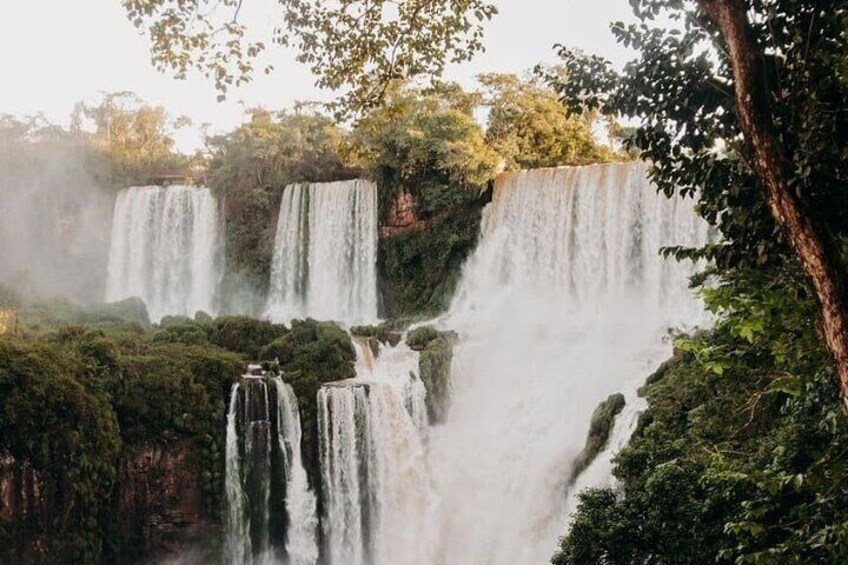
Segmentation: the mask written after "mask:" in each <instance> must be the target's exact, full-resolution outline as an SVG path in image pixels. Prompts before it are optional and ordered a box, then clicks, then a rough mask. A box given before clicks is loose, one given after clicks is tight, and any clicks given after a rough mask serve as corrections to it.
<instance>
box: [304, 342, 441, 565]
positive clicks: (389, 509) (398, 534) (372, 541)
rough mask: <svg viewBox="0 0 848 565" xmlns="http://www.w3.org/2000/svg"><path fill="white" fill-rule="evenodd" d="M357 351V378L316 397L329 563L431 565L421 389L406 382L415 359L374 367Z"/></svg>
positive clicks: (385, 356)
mask: <svg viewBox="0 0 848 565" xmlns="http://www.w3.org/2000/svg"><path fill="white" fill-rule="evenodd" d="M358 351H359V356H358V362H357V377H356V378H355V379H351V380H348V381H340V382H337V383H331V384H328V385H325V386H323V387H322V388H321V389H320V390H319V392H318V430H319V443H320V463H321V472H322V483H323V487H324V504H325V511H324V519H323V528H324V539H325V545H326V549H327V554H328V557H329V562H330V563H331V564H332V565H364V564H368V565H384V564H385V565H388V564H394V563H399V564H404V565H431V564H433V563H434V562H435V561H436V555H435V546H434V541H435V532H434V531H433V530H432V526H433V523H434V522H433V518H434V516H435V514H434V512H435V508H436V498H435V495H434V493H433V490H432V485H431V484H430V480H429V472H428V469H427V461H426V454H425V447H424V438H423V435H422V434H423V431H424V427H425V426H420V424H421V421H422V418H424V419H426V408H425V405H424V388H423V385H422V386H420V387H419V386H416V385H415V381H417V380H418V379H417V377H414V376H413V375H411V374H410V372H411V369H412V368H415V369H417V356H416V355H415V353H414V352H413V351H411V350H410V349H409V348H408V347H406V346H405V345H398V346H396V347H393V348H392V347H386V348H384V349H383V350H382V351H381V353H380V355H379V357H378V358H377V359H373V358H371V357H370V350H368V348H367V347H362V346H361V345H360V346H359V348H358ZM419 383H420V381H419ZM419 426H420V427H419Z"/></svg>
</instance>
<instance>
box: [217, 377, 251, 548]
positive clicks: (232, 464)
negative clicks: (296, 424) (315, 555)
mask: <svg viewBox="0 0 848 565" xmlns="http://www.w3.org/2000/svg"><path fill="white" fill-rule="evenodd" d="M238 398H239V385H238V384H234V385H233V388H232V392H231V393H230V407H229V410H228V411H227V440H226V441H227V444H226V451H225V457H226V468H225V475H224V477H225V479H224V481H225V484H224V494H225V496H226V506H225V514H224V526H225V528H226V538H225V540H224V546H225V547H224V551H225V553H226V556H227V560H228V562H229V563H231V564H232V565H241V564H242V563H248V558H249V556H251V555H252V553H253V549H252V547H251V543H250V535H249V531H250V522H249V518H248V515H247V501H246V500H245V491H244V481H243V479H242V473H241V456H240V453H239V441H238V440H239V437H238V426H237V422H236V418H237V410H238Z"/></svg>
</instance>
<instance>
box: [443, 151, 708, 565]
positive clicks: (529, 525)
mask: <svg viewBox="0 0 848 565" xmlns="http://www.w3.org/2000/svg"><path fill="white" fill-rule="evenodd" d="M692 206H693V203H692V201H691V200H684V199H679V198H675V199H667V198H665V197H664V196H662V195H658V194H657V193H656V189H655V188H654V187H653V186H652V185H651V184H650V183H649V182H648V181H647V179H646V174H645V168H644V166H643V165H641V164H612V165H596V166H589V167H563V168H556V169H542V170H536V171H524V172H518V173H510V174H506V175H502V176H501V177H500V178H499V179H498V181H497V182H496V186H495V192H494V197H493V201H492V202H491V204H489V205H488V206H487V208H486V209H485V211H484V219H483V224H482V229H481V237H480V241H479V244H478V247H477V249H476V250H475V252H474V254H473V255H472V257H471V258H470V259H469V261H468V262H467V264H466V266H465V268H464V272H463V277H462V281H461V283H460V286H459V289H458V292H457V296H456V298H455V300H454V303H453V305H452V307H451V310H450V312H449V314H448V315H447V316H446V318H445V319H444V320H443V321H442V322H441V323H443V324H444V325H446V326H447V327H451V328H453V329H456V330H458V332H459V334H460V336H461V342H460V345H459V346H458V348H457V349H456V351H455V356H454V361H453V374H452V387H453V396H452V404H451V412H450V414H449V415H448V419H447V421H446V423H445V424H444V425H442V426H438V427H434V428H432V429H431V430H430V438H429V461H430V467H431V469H432V472H433V480H434V482H435V485H436V487H435V488H436V489H437V491H438V493H439V495H440V500H441V505H440V508H439V514H438V518H437V522H438V523H439V524H440V526H441V531H440V537H439V540H438V542H437V544H438V546H439V554H440V558H441V562H444V563H488V564H492V565H499V564H503V565H507V564H513V563H545V562H547V561H548V560H549V559H550V557H551V555H552V554H553V552H554V549H555V546H556V543H557V539H558V538H559V536H561V535H562V534H563V533H564V531H565V528H566V526H567V523H566V518H565V516H566V515H567V514H566V512H567V499H566V487H567V485H566V481H567V480H568V475H569V470H570V468H571V465H572V462H573V460H574V458H575V457H576V456H577V454H578V453H579V452H580V450H581V448H582V446H583V442H584V441H585V437H586V432H587V429H588V426H589V421H590V417H591V413H592V410H593V408H594V407H595V406H596V405H597V404H598V402H599V401H601V400H603V399H604V398H606V397H607V396H608V395H609V394H610V393H613V392H619V391H621V392H625V395H626V396H627V397H628V398H632V397H633V396H635V389H636V387H637V386H638V385H639V384H641V382H643V381H644V379H645V377H646V376H647V375H648V374H649V373H650V372H651V371H652V370H653V369H654V368H655V367H656V365H658V364H659V362H660V361H662V360H663V359H665V358H667V357H668V356H669V355H670V353H671V346H670V344H669V343H668V340H667V339H665V335H666V331H667V328H668V327H669V326H671V325H679V324H686V323H693V322H697V321H698V320H699V318H700V317H701V316H702V307H701V305H700V303H699V301H698V300H696V299H694V298H693V297H692V296H691V293H690V291H689V290H688V288H687V276H688V275H690V274H691V273H692V272H693V270H694V267H693V265H691V264H684V263H676V262H674V261H673V260H671V259H670V260H664V259H663V258H661V257H660V256H659V254H658V251H659V248H660V247H662V246H665V245H686V246H700V245H703V244H704V243H706V242H707V241H708V236H709V234H708V229H707V226H706V224H705V223H704V222H702V221H701V220H700V219H699V218H698V217H697V216H696V215H695V214H694V212H693V211H692ZM616 441H618V439H616Z"/></svg>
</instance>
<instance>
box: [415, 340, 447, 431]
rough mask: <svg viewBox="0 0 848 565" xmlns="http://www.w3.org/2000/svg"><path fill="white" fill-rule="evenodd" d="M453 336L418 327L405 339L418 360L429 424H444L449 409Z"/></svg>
mask: <svg viewBox="0 0 848 565" xmlns="http://www.w3.org/2000/svg"><path fill="white" fill-rule="evenodd" d="M453 337H454V336H453V333H452V332H440V331H439V330H437V329H435V328H433V327H431V326H421V327H419V328H416V329H414V330H412V331H411V332H409V333H408V334H407V336H406V343H407V345H408V346H409V347H410V348H411V349H414V350H416V351H419V352H420V353H419V356H418V374H419V377H420V378H421V382H422V383H423V384H424V388H425V390H426V391H427V396H426V403H427V415H428V417H429V420H430V423H431V424H440V423H442V422H444V420H445V417H446V416H447V413H448V408H449V407H450V376H451V361H452V360H453V343H454V339H453Z"/></svg>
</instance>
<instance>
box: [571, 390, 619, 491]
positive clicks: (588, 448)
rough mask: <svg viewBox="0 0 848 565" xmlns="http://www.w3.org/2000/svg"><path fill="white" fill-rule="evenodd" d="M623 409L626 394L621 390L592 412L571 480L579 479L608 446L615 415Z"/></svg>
mask: <svg viewBox="0 0 848 565" xmlns="http://www.w3.org/2000/svg"><path fill="white" fill-rule="evenodd" d="M623 409H624V395H623V394H621V393H620V392H619V393H615V394H611V395H609V397H608V398H607V399H606V400H604V401H603V402H601V403H600V404H599V405H598V407H597V408H595V411H594V412H592V420H591V423H590V424H589V434H588V435H587V436H586V445H585V446H583V449H582V450H581V451H580V454H579V455H578V456H577V460H576V461H575V462H574V467H573V470H572V472H571V481H570V482H572V483H573V482H574V480H576V479H577V476H578V475H579V474H580V473H582V472H583V471H585V470H586V468H587V467H588V466H589V465H591V464H592V461H594V460H595V458H596V457H597V456H598V454H599V453H600V452H601V451H603V449H604V448H605V447H606V446H607V442H609V438H610V434H611V433H612V428H613V425H614V424H615V417H616V416H618V414H619V413H620V412H621V411H622V410H623Z"/></svg>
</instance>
